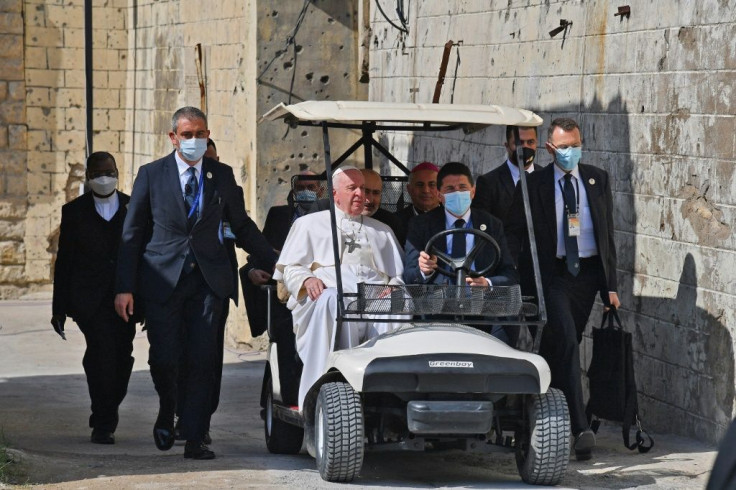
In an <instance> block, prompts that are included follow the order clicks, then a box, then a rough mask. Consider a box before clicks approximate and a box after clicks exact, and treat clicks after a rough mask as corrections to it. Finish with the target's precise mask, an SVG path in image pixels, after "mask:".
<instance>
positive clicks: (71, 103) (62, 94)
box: [55, 88, 86, 107]
mask: <svg viewBox="0 0 736 490" xmlns="http://www.w3.org/2000/svg"><path fill="white" fill-rule="evenodd" d="M55 90H56V106H57V107H84V105H85V100H86V99H85V92H84V89H82V88H59V89H55Z"/></svg>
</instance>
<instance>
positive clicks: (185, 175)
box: [174, 151, 204, 212]
mask: <svg viewBox="0 0 736 490" xmlns="http://www.w3.org/2000/svg"><path fill="white" fill-rule="evenodd" d="M174 158H175V159H176V167H177V168H178V170H179V184H180V185H181V197H182V198H184V197H185V195H186V190H185V187H186V185H187V182H189V177H190V176H191V174H190V173H189V168H190V167H191V165H189V164H188V163H187V162H185V161H184V160H182V158H181V157H180V156H179V152H178V151H175V152H174ZM193 167H194V168H195V170H194V178H195V179H197V182H199V181H200V175H201V174H202V159H201V158H200V159H199V161H198V162H197V163H195V164H194V165H193ZM201 182H202V186H201V187H204V179H202V181H201ZM199 191H200V192H204V189H201V188H200V189H199ZM197 208H198V210H199V211H200V212H201V211H202V200H201V199H200V201H199V203H198V205H197Z"/></svg>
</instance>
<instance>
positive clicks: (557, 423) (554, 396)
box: [516, 388, 570, 485]
mask: <svg viewBox="0 0 736 490" xmlns="http://www.w3.org/2000/svg"><path fill="white" fill-rule="evenodd" d="M526 403H527V406H526V410H525V414H526V417H525V420H524V427H523V429H522V430H520V431H518V432H517V434H516V466H517V467H518V469H519V475H521V479H522V480H524V482H526V483H529V484H532V485H557V484H558V483H559V482H560V480H561V479H562V477H563V476H564V474H565V471H566V470H567V463H568V460H569V458H570V416H569V414H568V411H567V402H566V401H565V395H564V394H563V393H562V392H561V391H560V390H558V389H555V388H550V389H549V390H548V391H547V393H544V394H541V395H530V396H528V397H527V400H526Z"/></svg>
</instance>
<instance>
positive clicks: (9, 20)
mask: <svg viewBox="0 0 736 490" xmlns="http://www.w3.org/2000/svg"><path fill="white" fill-rule="evenodd" d="M0 32H2V33H4V34H23V17H22V15H21V14H20V12H0Z"/></svg>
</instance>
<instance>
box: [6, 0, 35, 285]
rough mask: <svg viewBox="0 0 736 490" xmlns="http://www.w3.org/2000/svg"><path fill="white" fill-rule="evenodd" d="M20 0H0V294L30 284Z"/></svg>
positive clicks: (21, 10) (22, 29)
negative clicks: (5, 0) (6, 0)
mask: <svg viewBox="0 0 736 490" xmlns="http://www.w3.org/2000/svg"><path fill="white" fill-rule="evenodd" d="M22 7H23V2H22V0H15V1H10V2H2V3H0V26H2V32H3V35H2V37H0V47H1V48H2V49H0V159H2V165H0V298H6V297H9V296H11V295H13V294H16V293H17V292H18V291H21V292H22V293H27V292H29V291H31V290H32V289H33V284H32V283H31V281H29V280H27V279H26V277H25V268H26V256H27V254H26V244H25V241H24V239H25V230H26V225H25V220H24V217H25V215H26V209H27V206H28V204H27V186H28V179H27V176H26V142H27V130H26V128H27V126H26V95H25V80H24V71H23V66H24V63H23V33H24V31H25V29H24V26H23V8H22Z"/></svg>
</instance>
